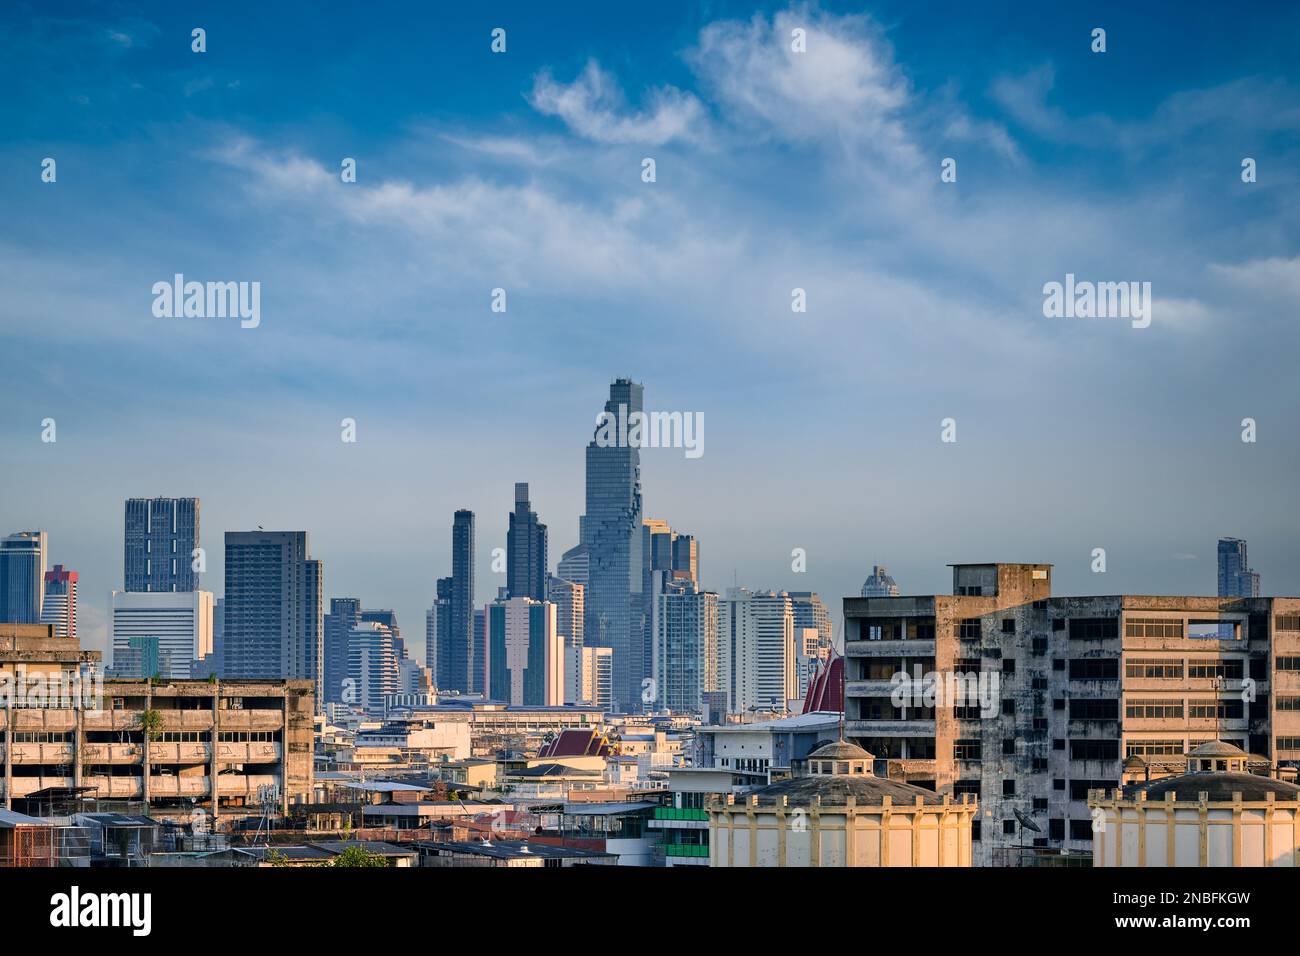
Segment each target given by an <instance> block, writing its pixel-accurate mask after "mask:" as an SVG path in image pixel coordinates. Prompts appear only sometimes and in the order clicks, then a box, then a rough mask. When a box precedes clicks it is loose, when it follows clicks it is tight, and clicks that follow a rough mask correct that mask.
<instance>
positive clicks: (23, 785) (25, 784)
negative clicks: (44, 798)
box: [10, 776, 72, 797]
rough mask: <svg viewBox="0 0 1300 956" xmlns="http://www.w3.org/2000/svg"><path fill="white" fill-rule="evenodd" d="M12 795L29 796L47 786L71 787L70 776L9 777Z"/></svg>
mask: <svg viewBox="0 0 1300 956" xmlns="http://www.w3.org/2000/svg"><path fill="white" fill-rule="evenodd" d="M10 785H11V787H12V790H13V793H12V795H13V796H15V797H29V796H31V795H32V794H33V793H35V792H36V791H38V790H44V789H45V788H47V787H71V786H72V777H64V776H48V777H47V776H37V777H19V776H14V777H11V778H10Z"/></svg>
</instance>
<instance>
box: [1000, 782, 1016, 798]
mask: <svg viewBox="0 0 1300 956" xmlns="http://www.w3.org/2000/svg"><path fill="white" fill-rule="evenodd" d="M1015 795H1016V780H1015V778H1014V777H1007V779H1005V780H1003V781H1002V796H1004V797H1014V796H1015Z"/></svg>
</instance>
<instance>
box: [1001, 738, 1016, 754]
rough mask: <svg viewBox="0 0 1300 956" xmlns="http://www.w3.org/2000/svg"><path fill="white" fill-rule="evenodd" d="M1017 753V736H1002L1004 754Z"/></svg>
mask: <svg viewBox="0 0 1300 956" xmlns="http://www.w3.org/2000/svg"><path fill="white" fill-rule="evenodd" d="M1015 755H1016V738H1015V737H1003V738H1002V756H1004V757H1014V756H1015Z"/></svg>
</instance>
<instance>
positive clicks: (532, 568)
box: [506, 482, 547, 601]
mask: <svg viewBox="0 0 1300 956" xmlns="http://www.w3.org/2000/svg"><path fill="white" fill-rule="evenodd" d="M546 568H547V561H546V525H544V524H542V523H541V522H540V521H538V520H537V512H535V511H533V510H532V505H531V504H530V503H529V501H528V483H527V482H519V483H517V484H516V485H515V510H514V511H512V512H510V527H509V529H508V530H507V531H506V587H508V588H509V589H510V596H511V597H529V598H532V599H533V600H534V601H544V600H546Z"/></svg>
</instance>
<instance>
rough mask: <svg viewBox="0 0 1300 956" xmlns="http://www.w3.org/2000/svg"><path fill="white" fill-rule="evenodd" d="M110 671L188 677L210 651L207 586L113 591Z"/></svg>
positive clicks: (210, 602)
mask: <svg viewBox="0 0 1300 956" xmlns="http://www.w3.org/2000/svg"><path fill="white" fill-rule="evenodd" d="M110 605H111V614H112V621H111V625H110V628H111V630H110V641H111V644H112V648H113V674H114V676H116V677H154V676H160V677H163V678H165V679H167V680H188V679H189V678H190V676H191V674H192V673H193V668H194V665H195V663H196V662H198V661H200V660H202V659H203V658H205V657H207V656H209V655H210V654H211V653H212V619H213V607H214V600H213V596H212V592H211V591H114V592H113V594H112V596H111V598H110Z"/></svg>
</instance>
